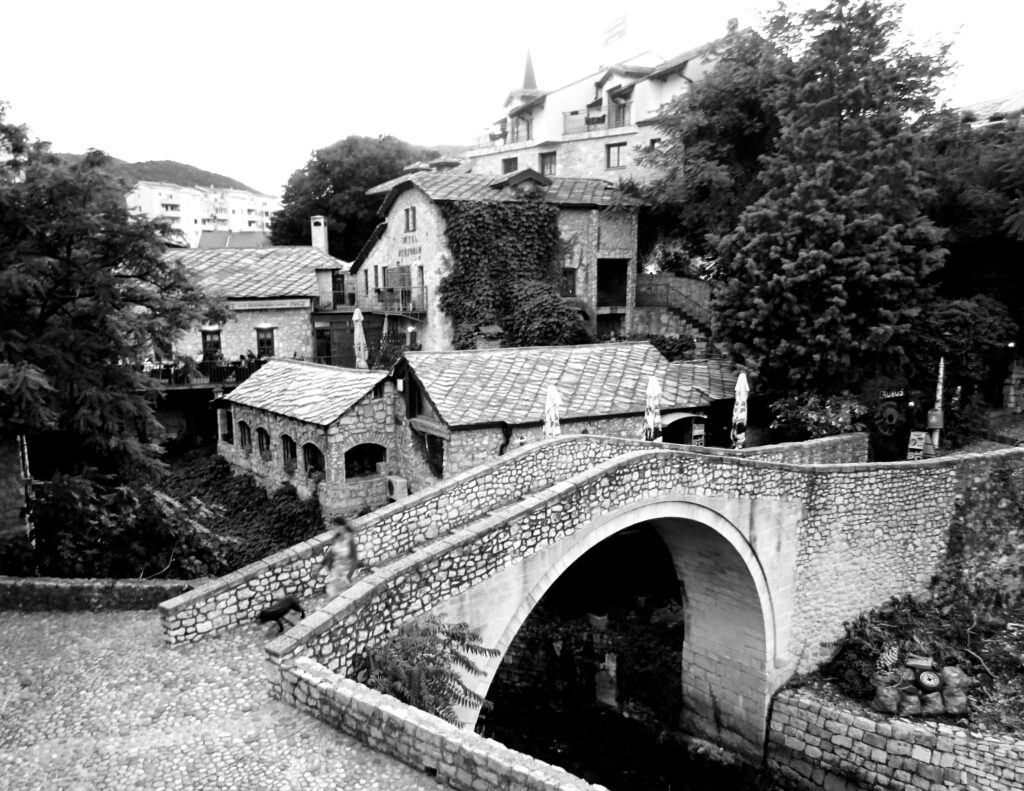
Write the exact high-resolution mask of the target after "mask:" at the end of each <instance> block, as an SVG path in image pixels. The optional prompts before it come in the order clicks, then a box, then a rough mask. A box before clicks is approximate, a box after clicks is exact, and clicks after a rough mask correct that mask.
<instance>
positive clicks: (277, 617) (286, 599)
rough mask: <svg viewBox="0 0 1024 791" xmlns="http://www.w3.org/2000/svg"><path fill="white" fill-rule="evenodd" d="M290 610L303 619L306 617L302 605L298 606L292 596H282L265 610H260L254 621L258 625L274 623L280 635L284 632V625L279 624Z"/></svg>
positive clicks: (297, 601)
mask: <svg viewBox="0 0 1024 791" xmlns="http://www.w3.org/2000/svg"><path fill="white" fill-rule="evenodd" d="M292 610H295V611H296V612H297V613H298V614H299V615H300V616H302V617H303V618H305V617H306V611H305V610H303V609H302V605H301V604H299V600H298V599H296V598H295V597H294V596H282V597H281V598H280V599H278V600H277V601H276V602H274V603H273V604H271V605H270V606H269V607H267V609H265V610H262V611H261V612H260V614H259V615H257V616H256V620H257V621H259V622H260V623H266V622H267V621H276V622H277V633H278V634H281V633H282V632H283V631H284V624H283V623H281V621H282V619H283V618H284V617H285V616H286V615H287V614H288V613H290V612H291V611H292Z"/></svg>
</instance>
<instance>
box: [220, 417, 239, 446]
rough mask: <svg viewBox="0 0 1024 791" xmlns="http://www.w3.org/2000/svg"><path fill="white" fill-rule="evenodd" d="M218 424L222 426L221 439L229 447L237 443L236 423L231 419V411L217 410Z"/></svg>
mask: <svg viewBox="0 0 1024 791" xmlns="http://www.w3.org/2000/svg"><path fill="white" fill-rule="evenodd" d="M217 422H218V423H219V424H220V438H221V440H222V441H223V442H226V443H227V444H228V445H232V444H234V442H235V430H234V423H233V421H232V417H231V410H230V409H218V410H217Z"/></svg>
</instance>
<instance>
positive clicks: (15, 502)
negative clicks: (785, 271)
mask: <svg viewBox="0 0 1024 791" xmlns="http://www.w3.org/2000/svg"><path fill="white" fill-rule="evenodd" d="M24 510H25V482H24V480H23V479H22V477H21V454H20V451H19V449H18V441H17V440H16V439H4V440H0V536H4V535H13V534H15V533H24V532H25V531H26V529H27V528H28V523H27V522H26V521H25V516H24Z"/></svg>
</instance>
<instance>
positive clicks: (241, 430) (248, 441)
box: [238, 420, 252, 451]
mask: <svg viewBox="0 0 1024 791" xmlns="http://www.w3.org/2000/svg"><path fill="white" fill-rule="evenodd" d="M238 444H239V445H241V446H242V450H244V451H250V450H252V430H251V429H250V428H249V424H248V423H246V422H245V421H244V420H239V421H238Z"/></svg>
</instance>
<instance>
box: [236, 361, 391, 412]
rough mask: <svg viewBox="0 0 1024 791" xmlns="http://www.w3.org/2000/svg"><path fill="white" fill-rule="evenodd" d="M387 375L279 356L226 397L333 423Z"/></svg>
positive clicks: (256, 407) (384, 372) (379, 372)
mask: <svg viewBox="0 0 1024 791" xmlns="http://www.w3.org/2000/svg"><path fill="white" fill-rule="evenodd" d="M387 376H388V372H387V371H367V370H362V369H356V368H338V367H337V366H333V365H319V364H317V363H307V362H303V361H301V360H289V359H287V358H275V359H271V360H269V361H268V362H267V363H266V364H265V365H264V366H263V367H262V368H260V369H259V370H258V371H257V372H256V373H254V374H253V375H252V376H250V377H249V378H248V379H246V380H245V381H244V382H242V384H240V385H239V386H238V387H236V388H235V389H234V390H232V391H231V392H230V393H228V394H227V395H226V396H224V399H223V400H224V401H230V402H231V403H234V404H241V405H243V406H247V407H252V408H253V409H263V410H266V411H267V412H273V413H274V414H277V415H283V416H284V417H290V418H292V419H294V420H301V421H302V422H303V423H312V424H314V425H317V426H329V425H330V424H331V423H333V422H334V421H335V420H337V419H338V418H339V417H341V416H342V415H344V414H345V413H346V412H348V410H350V409H351V408H352V407H353V406H355V405H356V403H357V402H358V401H359V400H360V399H361V398H362V397H363V396H365V395H366V394H367V393H369V392H370V391H371V390H373V388H374V387H375V386H376V385H377V384H379V383H380V382H381V381H383V380H384V379H386V378H387Z"/></svg>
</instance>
